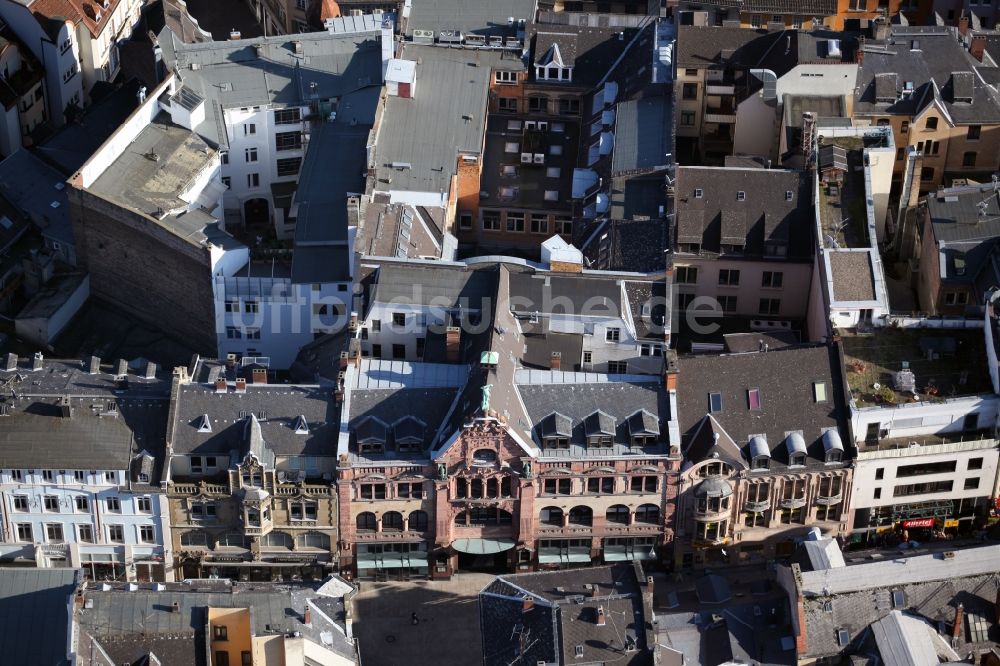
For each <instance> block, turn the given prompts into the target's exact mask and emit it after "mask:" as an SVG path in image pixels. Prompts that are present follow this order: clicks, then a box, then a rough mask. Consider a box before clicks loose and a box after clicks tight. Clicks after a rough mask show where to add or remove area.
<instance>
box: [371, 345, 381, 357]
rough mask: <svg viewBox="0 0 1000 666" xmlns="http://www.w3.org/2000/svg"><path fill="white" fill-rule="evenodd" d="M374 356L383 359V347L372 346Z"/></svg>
mask: <svg viewBox="0 0 1000 666" xmlns="http://www.w3.org/2000/svg"><path fill="white" fill-rule="evenodd" d="M372 356H374V357H375V358H382V345H379V344H373V345H372Z"/></svg>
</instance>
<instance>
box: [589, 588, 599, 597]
mask: <svg viewBox="0 0 1000 666" xmlns="http://www.w3.org/2000/svg"><path fill="white" fill-rule="evenodd" d="M600 595H601V589H600V588H599V587H597V585H594V586H593V587H592V588H590V596H591V598H596V597H599V596H600Z"/></svg>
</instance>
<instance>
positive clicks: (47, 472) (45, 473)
mask: <svg viewBox="0 0 1000 666" xmlns="http://www.w3.org/2000/svg"><path fill="white" fill-rule="evenodd" d="M54 480H55V473H54V472H53V471H52V470H51V469H43V470H42V481H48V482H50V483H51V482H52V481H54Z"/></svg>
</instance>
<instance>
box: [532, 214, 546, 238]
mask: <svg viewBox="0 0 1000 666" xmlns="http://www.w3.org/2000/svg"><path fill="white" fill-rule="evenodd" d="M531 233H533V234H547V233H549V217H548V215H532V216H531Z"/></svg>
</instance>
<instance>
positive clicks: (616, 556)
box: [604, 551, 630, 562]
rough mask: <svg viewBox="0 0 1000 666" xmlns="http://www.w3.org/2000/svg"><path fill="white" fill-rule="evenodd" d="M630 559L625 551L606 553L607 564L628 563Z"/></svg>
mask: <svg viewBox="0 0 1000 666" xmlns="http://www.w3.org/2000/svg"><path fill="white" fill-rule="evenodd" d="M629 559H630V558H629V556H628V553H626V552H624V551H617V552H614V551H612V552H605V553H604V561H605V562H627V561H628V560H629Z"/></svg>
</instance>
